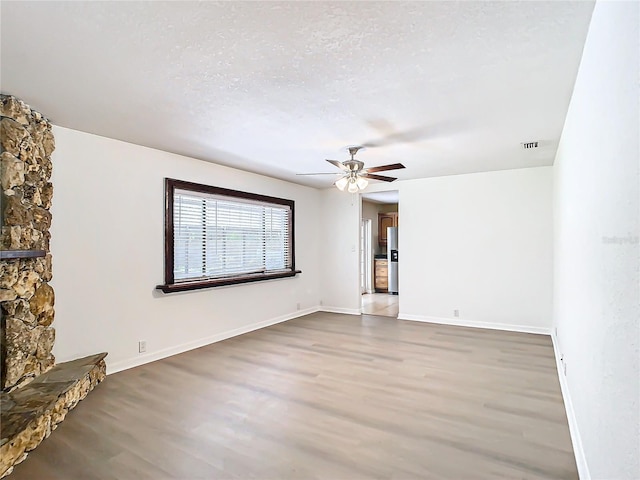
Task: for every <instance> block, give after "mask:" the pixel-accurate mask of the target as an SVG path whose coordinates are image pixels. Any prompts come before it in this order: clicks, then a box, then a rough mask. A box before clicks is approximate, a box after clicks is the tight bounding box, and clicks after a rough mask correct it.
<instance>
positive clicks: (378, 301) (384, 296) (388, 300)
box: [361, 293, 399, 318]
mask: <svg viewBox="0 0 640 480" xmlns="http://www.w3.org/2000/svg"><path fill="white" fill-rule="evenodd" d="M361 305H362V313H364V314H367V315H382V316H385V317H393V318H397V317H398V311H399V306H398V295H389V294H388V293H365V294H363V295H362V302H361Z"/></svg>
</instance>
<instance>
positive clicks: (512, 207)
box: [398, 167, 552, 332]
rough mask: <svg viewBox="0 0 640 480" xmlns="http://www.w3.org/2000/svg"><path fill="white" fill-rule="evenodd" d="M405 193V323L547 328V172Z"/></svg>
mask: <svg viewBox="0 0 640 480" xmlns="http://www.w3.org/2000/svg"><path fill="white" fill-rule="evenodd" d="M399 187H400V198H401V201H400V205H399V207H400V208H399V209H400V211H399V216H400V218H401V219H402V220H401V228H400V230H399V238H398V241H399V254H400V259H399V260H400V261H399V289H400V315H399V317H400V318H407V319H413V320H427V321H440V322H454V323H464V324H469V325H475V326H487V327H501V328H507V329H515V330H525V331H533V332H548V331H549V329H550V327H551V295H552V293H551V292H552V287H551V277H552V231H551V228H552V221H551V218H552V217H551V211H552V209H551V188H552V186H551V168H550V167H541V168H529V169H519V170H506V171H500V172H490V173H477V174H470V175H457V176H450V177H439V178H429V179H421V180H412V181H406V182H402V184H401V185H399ZM456 309H457V310H459V318H455V317H454V310H456Z"/></svg>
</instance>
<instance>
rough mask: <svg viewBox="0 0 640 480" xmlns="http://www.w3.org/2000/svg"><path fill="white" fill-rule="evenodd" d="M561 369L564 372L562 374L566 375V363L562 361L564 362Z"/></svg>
mask: <svg viewBox="0 0 640 480" xmlns="http://www.w3.org/2000/svg"><path fill="white" fill-rule="evenodd" d="M562 370H563V372H564V376H565V377H566V376H567V364H566V363H564V362H563V363H562Z"/></svg>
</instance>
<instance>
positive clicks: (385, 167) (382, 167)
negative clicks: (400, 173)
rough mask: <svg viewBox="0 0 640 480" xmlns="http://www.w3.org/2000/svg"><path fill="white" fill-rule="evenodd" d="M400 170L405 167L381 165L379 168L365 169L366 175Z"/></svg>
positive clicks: (397, 164) (401, 165)
mask: <svg viewBox="0 0 640 480" xmlns="http://www.w3.org/2000/svg"><path fill="white" fill-rule="evenodd" d="M401 168H405V166H404V165H403V164H401V163H392V164H391V165H381V166H379V167H371V168H367V169H366V171H367V172H368V173H373V172H384V171H386V170H400V169H401Z"/></svg>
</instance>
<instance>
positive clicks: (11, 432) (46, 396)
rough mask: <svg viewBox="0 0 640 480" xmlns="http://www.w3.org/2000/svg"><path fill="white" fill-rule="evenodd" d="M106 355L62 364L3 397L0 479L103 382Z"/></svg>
mask: <svg viewBox="0 0 640 480" xmlns="http://www.w3.org/2000/svg"><path fill="white" fill-rule="evenodd" d="M106 355H107V354H106V353H101V354H98V355H92V356H90V357H86V358H80V359H78V360H73V361H71V362H66V363H61V364H58V365H56V366H55V367H53V368H52V369H51V370H49V371H48V372H47V373H45V374H43V375H40V376H38V377H37V378H36V379H35V380H33V381H32V382H30V383H29V384H28V385H26V386H24V387H22V388H20V389H17V390H14V391H13V392H11V393H4V392H3V393H0V408H1V409H2V439H1V440H0V478H2V477H4V476H6V475H8V474H10V473H11V471H12V470H13V467H14V465H16V464H18V463H20V462H21V461H22V460H24V459H25V458H26V457H27V454H28V453H29V452H30V451H31V450H33V449H34V448H36V447H37V446H38V445H39V444H40V442H42V440H44V439H45V438H47V437H48V436H49V435H50V434H51V432H52V431H53V430H54V429H55V428H56V427H57V426H58V424H59V423H60V422H62V421H63V420H64V417H65V416H66V415H67V412H68V411H69V410H71V409H72V408H73V407H75V406H76V405H77V403H78V402H79V401H80V400H82V399H83V398H84V397H86V396H87V394H88V393H89V392H90V391H91V390H93V388H94V387H95V386H96V385H97V384H98V383H100V382H101V381H102V380H104V377H105V371H106V365H105V362H104V357H105V356H106Z"/></svg>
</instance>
